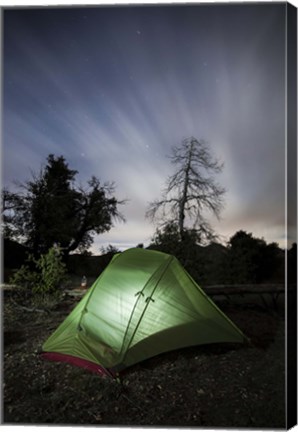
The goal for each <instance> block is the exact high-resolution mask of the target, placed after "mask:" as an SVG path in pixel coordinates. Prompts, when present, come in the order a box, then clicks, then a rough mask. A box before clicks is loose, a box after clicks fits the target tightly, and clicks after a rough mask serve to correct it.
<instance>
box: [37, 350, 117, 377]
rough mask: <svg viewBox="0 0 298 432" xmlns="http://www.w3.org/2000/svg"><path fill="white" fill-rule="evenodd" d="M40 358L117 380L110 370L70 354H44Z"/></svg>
mask: <svg viewBox="0 0 298 432" xmlns="http://www.w3.org/2000/svg"><path fill="white" fill-rule="evenodd" d="M40 356H41V357H42V358H43V359H46V360H51V361H58V362H64V363H70V364H73V365H75V366H79V367H81V368H84V369H87V370H89V371H91V372H94V373H97V374H99V375H102V376H108V377H110V378H117V376H116V375H115V374H114V373H113V372H112V371H110V370H109V369H106V368H104V367H103V366H101V365H99V364H96V363H93V362H91V361H89V360H85V359H82V358H80V357H75V356H72V355H69V354H62V353H58V352H43V353H41V354H40Z"/></svg>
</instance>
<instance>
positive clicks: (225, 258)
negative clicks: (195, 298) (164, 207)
mask: <svg viewBox="0 0 298 432" xmlns="http://www.w3.org/2000/svg"><path fill="white" fill-rule="evenodd" d="M149 248H151V249H157V250H160V251H162V252H166V253H169V254H172V255H175V256H176V258H178V259H179V261H180V262H181V263H182V265H183V266H184V267H185V268H186V270H187V271H188V272H189V273H190V275H191V276H192V277H193V278H194V279H195V280H196V281H197V282H198V283H199V284H203V285H204V284H208V285H212V284H228V283H231V284H246V283H251V284H255V283H266V282H281V283H282V282H283V280H284V252H283V251H282V250H281V249H280V248H279V247H278V245H277V244H276V243H270V244H267V243H266V242H265V241H264V240H263V239H258V238H254V237H253V236H252V234H247V233H246V232H245V231H238V232H237V233H236V234H235V235H234V236H232V237H231V239H230V242H229V243H228V245H227V247H225V246H223V245H221V244H219V243H214V242H213V243H210V244H209V245H207V246H200V245H199V244H198V241H197V237H196V232H195V231H192V230H188V231H185V236H184V239H183V240H180V237H179V229H178V226H177V224H174V223H171V224H167V225H166V226H165V227H164V228H163V229H162V230H160V229H157V231H156V233H155V236H154V237H153V239H152V244H151V245H150V246H149ZM290 257H293V258H291V260H292V261H294V249H293V251H292V252H290ZM292 261H291V262H292ZM292 268H294V266H293V265H292Z"/></svg>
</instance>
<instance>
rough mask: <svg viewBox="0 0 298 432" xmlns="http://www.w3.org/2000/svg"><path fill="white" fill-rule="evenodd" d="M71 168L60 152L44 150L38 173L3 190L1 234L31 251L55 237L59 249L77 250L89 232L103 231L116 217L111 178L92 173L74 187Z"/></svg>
mask: <svg viewBox="0 0 298 432" xmlns="http://www.w3.org/2000/svg"><path fill="white" fill-rule="evenodd" d="M76 174H77V171H75V170H72V169H70V168H69V166H68V164H67V162H66V160H65V159H64V157H63V156H59V157H55V156H54V155H49V156H48V158H47V164H46V166H45V167H42V168H41V170H40V172H39V174H38V175H36V174H33V175H32V179H31V180H30V181H27V182H26V183H24V184H21V185H20V192H19V193H15V192H14V193H11V192H9V191H8V190H5V191H3V194H2V195H3V211H4V213H3V222H4V230H3V233H4V236H6V237H7V236H8V237H10V238H13V239H18V240H19V241H21V242H23V243H24V244H25V245H26V246H28V247H29V248H30V249H31V250H32V251H33V252H34V254H35V255H38V254H40V253H44V252H46V251H47V250H48V249H49V248H50V247H51V246H53V244H55V243H59V245H60V246H61V247H62V249H63V251H64V254H65V255H68V254H69V252H70V251H74V250H76V249H78V250H80V251H83V250H86V249H88V247H89V246H90V245H91V244H92V242H93V239H92V236H93V235H94V234H101V233H103V232H106V231H109V230H110V229H111V228H112V226H113V222H114V220H115V219H122V220H123V217H122V215H121V214H120V213H119V210H118V206H119V205H120V204H123V203H124V202H123V201H118V200H117V199H116V198H115V197H114V196H113V193H114V186H113V184H109V183H105V184H103V185H102V184H101V183H100V181H99V180H98V179H97V178H96V177H92V178H91V179H90V180H89V181H88V183H87V187H86V188H83V187H76V186H75V176H76Z"/></svg>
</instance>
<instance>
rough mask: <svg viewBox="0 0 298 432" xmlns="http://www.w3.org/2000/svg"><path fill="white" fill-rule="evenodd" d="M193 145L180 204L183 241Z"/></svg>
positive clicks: (180, 232) (181, 237)
mask: <svg viewBox="0 0 298 432" xmlns="http://www.w3.org/2000/svg"><path fill="white" fill-rule="evenodd" d="M193 145H194V142H193V141H191V143H190V148H189V152H188V158H187V163H186V166H185V176H184V184H183V192H182V197H181V201H180V204H179V234H180V240H183V238H184V219H185V205H186V203H187V192H188V186H189V171H190V167H191V159H192V153H193Z"/></svg>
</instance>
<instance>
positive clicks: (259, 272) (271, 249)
mask: <svg viewBox="0 0 298 432" xmlns="http://www.w3.org/2000/svg"><path fill="white" fill-rule="evenodd" d="M279 261H280V249H279V247H278V245H277V244H276V243H270V244H266V242H265V240H264V239H259V238H255V237H253V235H252V234H251V233H247V232H245V231H242V230H240V231H238V232H236V234H234V235H233V236H232V237H231V238H230V241H229V245H228V255H227V279H228V280H229V281H230V282H232V283H261V282H266V281H268V280H270V279H272V277H273V275H274V273H275V272H276V269H277V266H278V265H279Z"/></svg>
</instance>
